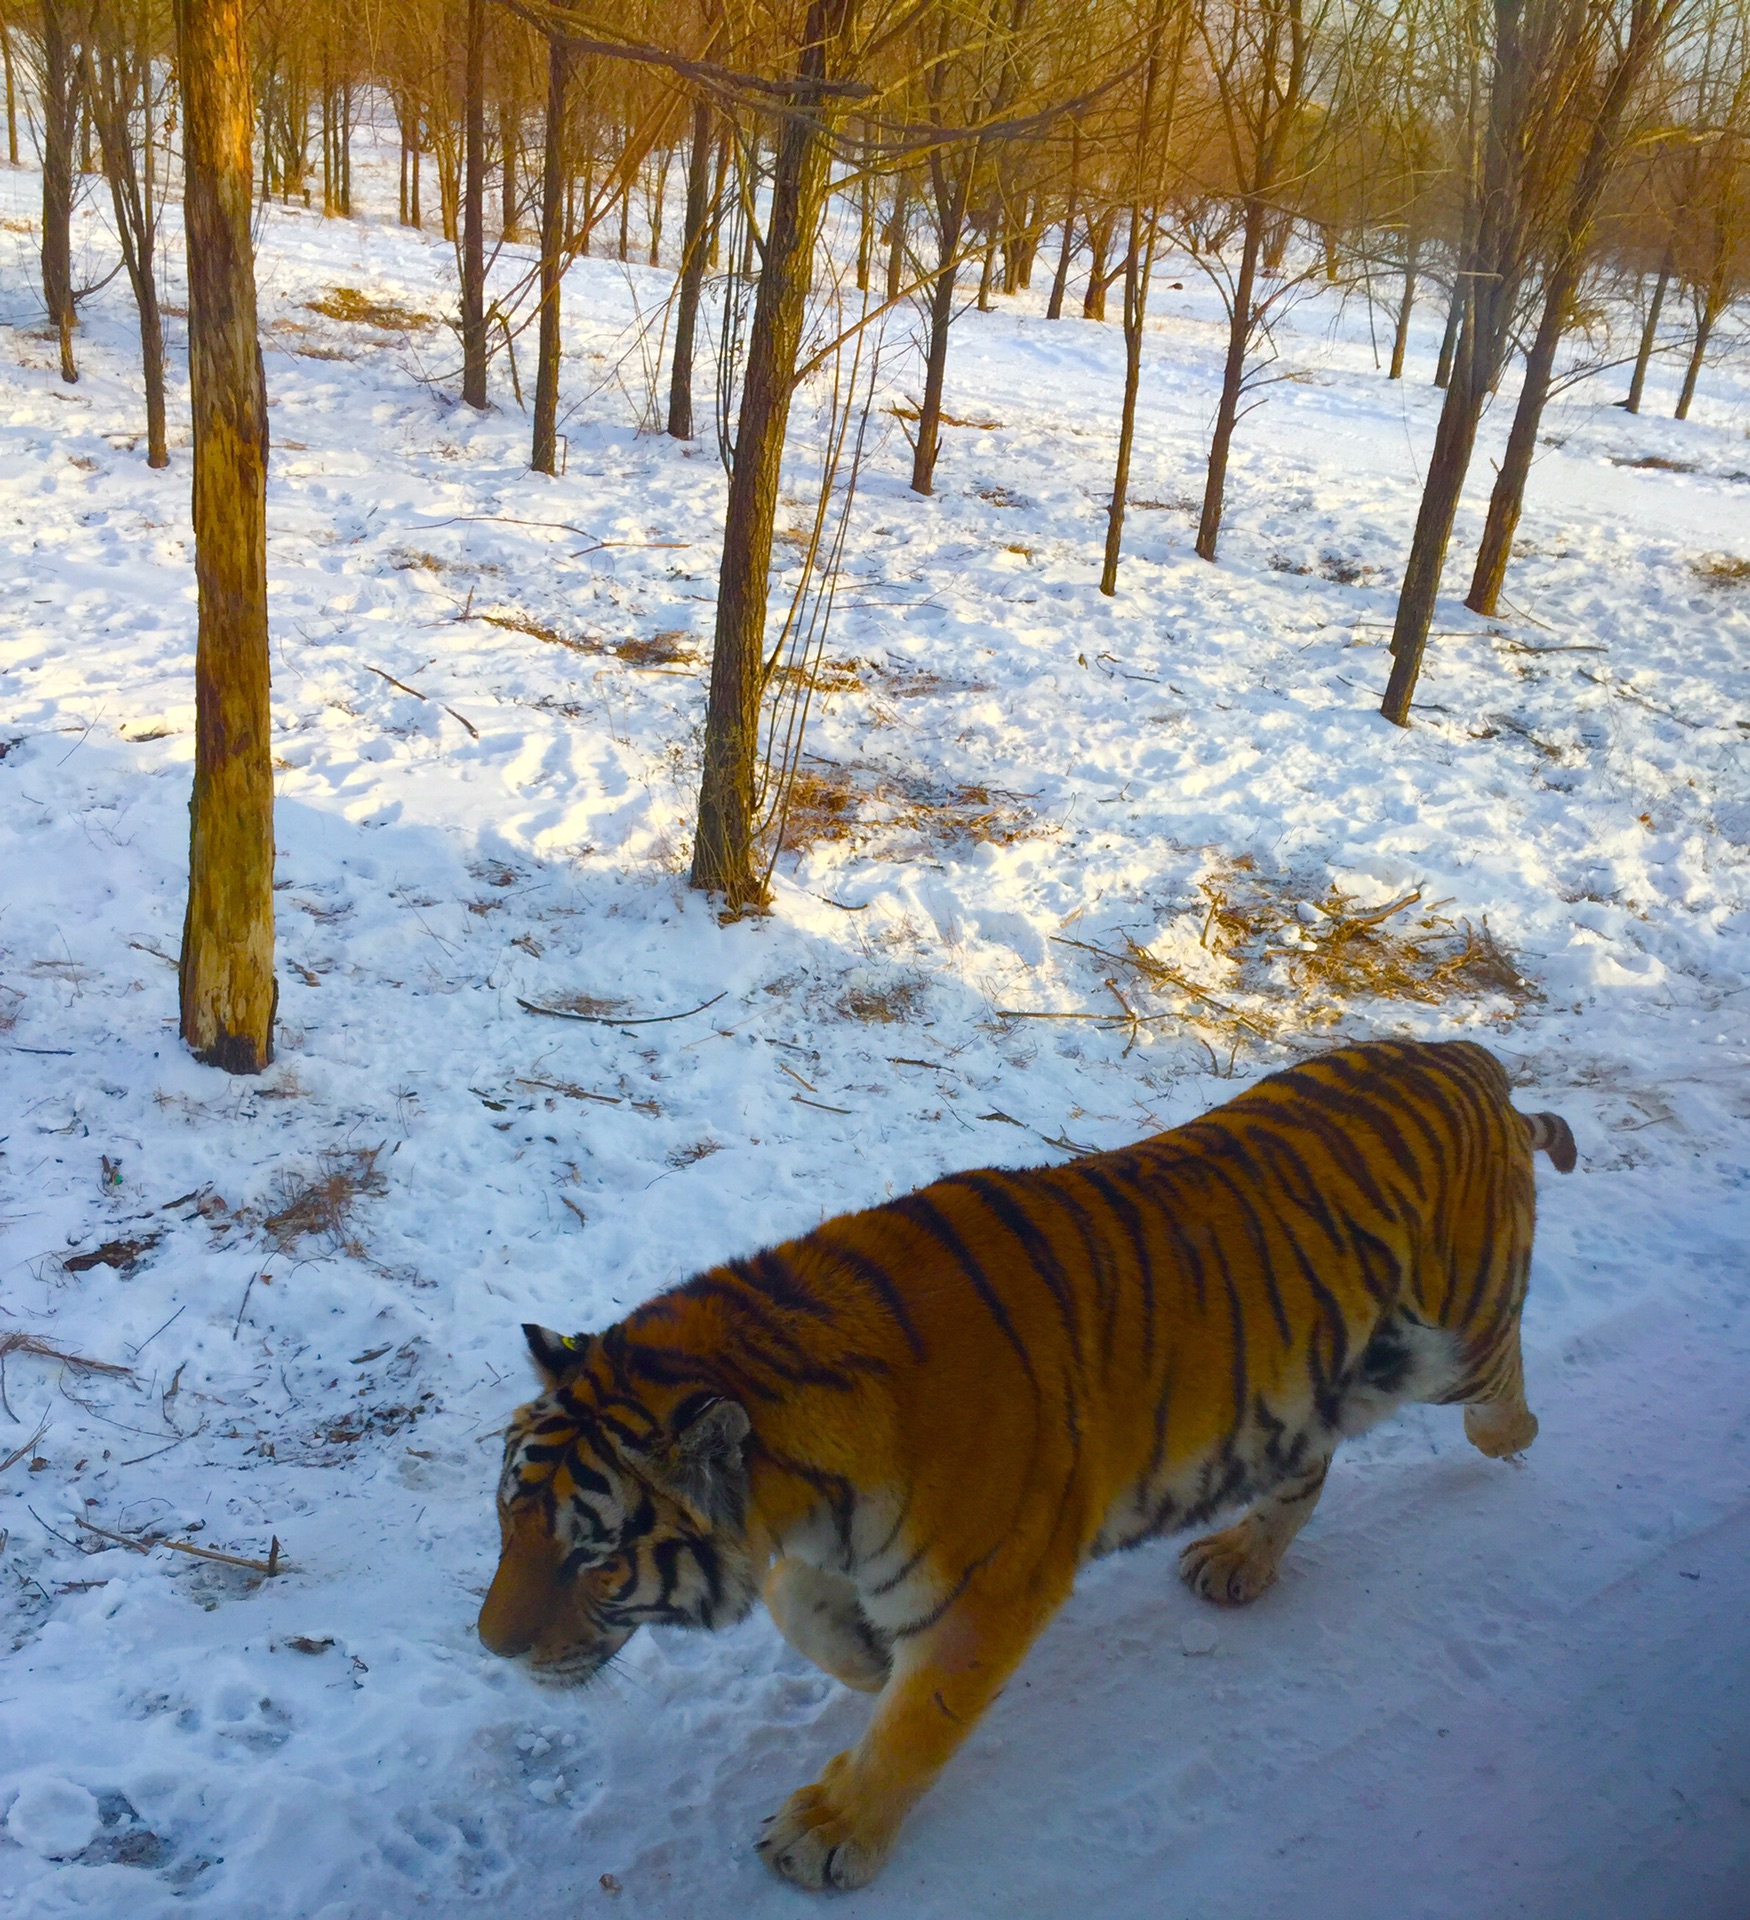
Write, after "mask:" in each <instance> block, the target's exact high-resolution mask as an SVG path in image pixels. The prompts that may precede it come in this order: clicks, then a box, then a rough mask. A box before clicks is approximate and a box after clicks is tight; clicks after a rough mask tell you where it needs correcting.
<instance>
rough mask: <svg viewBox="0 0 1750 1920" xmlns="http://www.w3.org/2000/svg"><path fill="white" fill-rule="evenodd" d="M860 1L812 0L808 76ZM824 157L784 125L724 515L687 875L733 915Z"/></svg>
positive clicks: (748, 874) (745, 866) (798, 123)
mask: <svg viewBox="0 0 1750 1920" xmlns="http://www.w3.org/2000/svg"><path fill="white" fill-rule="evenodd" d="M854 9H855V0H810V4H809V7H808V15H807V23H806V26H805V29H804V33H803V37H802V45H801V57H800V60H799V63H798V66H799V74H800V77H801V78H802V79H804V80H809V79H821V78H824V77H825V76H826V72H827V66H828V49H829V47H832V46H835V45H836V43H837V42H838V40H839V39H840V37H841V36H842V35H843V34H844V32H845V31H846V29H847V27H848V25H849V20H850V16H851V14H852V13H853V11H854ZM819 111H823V109H821V110H819ZM827 154H828V148H827V142H826V138H825V134H824V131H823V129H822V127H821V126H820V125H819V124H818V122H817V121H816V120H815V119H813V118H804V117H803V116H801V115H796V116H793V117H789V118H786V119H785V120H784V121H782V122H781V123H780V131H779V133H778V146H777V163H776V166H775V167H774V169H773V175H772V198H771V212H770V215H769V218H768V221H767V227H766V244H765V259H764V263H763V267H762V271H761V273H760V277H759V287H758V291H757V292H756V294H755V296H754V314H753V326H752V328H751V330H750V333H749V336H748V346H747V361H746V368H745V372H744V375H743V379H742V389H741V410H740V414H739V416H738V420H737V426H736V436H735V465H734V469H733V471H732V473H731V474H730V478H729V503H728V510H727V512H726V513H725V516H724V524H723V560H722V565H721V568H720V571H719V573H718V576H717V626H716V637H715V642H714V645H713V648H712V654H711V695H710V704H709V706H708V708H707V710H706V715H705V756H704V758H705V764H704V770H703V773H702V776H701V778H700V782H699V819H698V827H697V830H696V832H695V835H694V840H693V870H692V884H693V885H694V886H695V887H698V888H700V889H701V890H702V891H704V892H707V893H716V894H720V895H721V896H722V898H723V903H724V907H725V910H726V911H727V912H728V913H730V914H732V915H733V914H740V913H745V912H747V911H749V910H750V909H755V908H758V907H759V906H761V905H762V904H763V894H764V889H763V887H762V886H761V883H760V879H759V876H758V875H757V873H756V872H755V870H754V838H753V829H754V778H755V769H756V764H757V760H758V754H759V721H760V698H761V694H762V692H763V689H764V673H765V657H764V648H765V632H766V598H767V594H768V592H769V577H770V572H771V564H772V521H773V517H774V515H775V514H776V511H777V505H778V476H779V466H780V462H781V460H782V458H783V452H784V432H785V428H786V426H787V425H788V422H789V418H790V400H791V395H792V393H793V391H794V388H795V384H796V352H797V348H798V346H799V344H800V342H801V338H802V327H803V322H804V320H805V318H806V314H807V304H808V287H809V281H810V278H811V272H812V266H813V255H814V242H815V234H816V230H817V228H818V226H819V223H820V213H821V206H822V202H823V199H824V196H825V191H826V183H827Z"/></svg>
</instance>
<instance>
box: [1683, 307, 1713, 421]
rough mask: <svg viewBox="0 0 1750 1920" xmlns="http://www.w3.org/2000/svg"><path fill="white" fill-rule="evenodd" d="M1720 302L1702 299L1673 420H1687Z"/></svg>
mask: <svg viewBox="0 0 1750 1920" xmlns="http://www.w3.org/2000/svg"><path fill="white" fill-rule="evenodd" d="M1720 304H1723V303H1718V304H1716V302H1715V301H1714V300H1713V298H1712V297H1711V293H1710V296H1709V297H1708V298H1707V299H1706V300H1705V301H1704V303H1703V305H1702V309H1701V312H1700V314H1699V315H1697V317H1696V323H1695V344H1694V345H1693V346H1692V347H1691V348H1690V350H1689V364H1688V365H1687V366H1686V367H1685V368H1684V369H1683V391H1682V392H1681V393H1679V394H1678V396H1677V406H1676V408H1675V410H1674V411H1673V413H1672V415H1671V417H1672V419H1674V420H1687V419H1688V418H1689V409H1690V406H1691V404H1692V403H1693V402H1694V399H1695V386H1696V382H1697V381H1698V380H1699V379H1700V378H1701V366H1702V362H1703V361H1704V360H1705V359H1706V358H1707V348H1708V342H1709V341H1710V340H1711V339H1712V338H1713V331H1714V324H1715V322H1716V321H1717V320H1718V319H1719V317H1720V316H1719V307H1720Z"/></svg>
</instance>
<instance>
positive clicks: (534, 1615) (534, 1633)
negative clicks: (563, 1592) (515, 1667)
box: [479, 1560, 553, 1659]
mask: <svg viewBox="0 0 1750 1920" xmlns="http://www.w3.org/2000/svg"><path fill="white" fill-rule="evenodd" d="M551 1589H552V1582H551V1581H548V1580H544V1579H530V1578H529V1577H528V1576H527V1575H526V1574H525V1573H524V1571H523V1570H522V1569H520V1568H518V1567H516V1566H514V1565H513V1564H511V1563H510V1562H509V1561H508V1560H507V1561H501V1562H500V1563H499V1568H498V1572H497V1573H496V1574H494V1575H493V1579H492V1585H491V1587H490V1588H489V1589H488V1590H487V1594H486V1599H485V1602H484V1603H483V1604H482V1606H481V1608H480V1620H479V1633H480V1641H481V1644H482V1645H483V1646H484V1647H485V1648H486V1650H487V1651H488V1652H489V1653H496V1654H500V1655H502V1656H503V1657H504V1658H506V1659H510V1658H514V1657H515V1656H516V1655H517V1654H519V1653H527V1652H528V1650H529V1649H530V1647H532V1646H533V1645H534V1644H535V1642H536V1640H537V1639H538V1638H539V1637H540V1633H541V1629H542V1627H543V1626H545V1625H546V1623H547V1618H548V1615H549V1614H550V1613H551V1611H552V1608H551V1601H552V1598H553V1595H552V1591H551Z"/></svg>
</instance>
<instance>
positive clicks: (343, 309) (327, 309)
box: [304, 287, 438, 333]
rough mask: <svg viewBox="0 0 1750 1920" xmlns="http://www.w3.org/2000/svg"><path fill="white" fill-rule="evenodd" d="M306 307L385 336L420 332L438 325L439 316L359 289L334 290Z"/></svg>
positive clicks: (332, 288)
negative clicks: (379, 297)
mask: <svg viewBox="0 0 1750 1920" xmlns="http://www.w3.org/2000/svg"><path fill="white" fill-rule="evenodd" d="M304 304H305V306H306V307H307V309H308V310H309V311H310V312H311V313H320V314H322V315H323V316H324V317H325V318H327V319H329V320H345V321H348V322H350V323H351V324H352V325H354V326H360V327H377V328H380V329H381V330H382V331H383V332H384V333H420V332H423V331H424V330H425V329H426V328H427V327H435V326H436V325H437V324H438V320H437V315H436V314H435V313H416V312H414V311H413V309H412V308H411V307H398V306H396V305H395V303H394V301H392V300H373V299H372V298H371V297H370V295H369V294H367V293H361V292H360V291H359V289H358V288H357V287H330V288H329V289H328V291H327V292H326V293H325V294H323V295H322V296H321V297H320V298H319V299H316V300H307V301H306V302H305V303H304Z"/></svg>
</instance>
